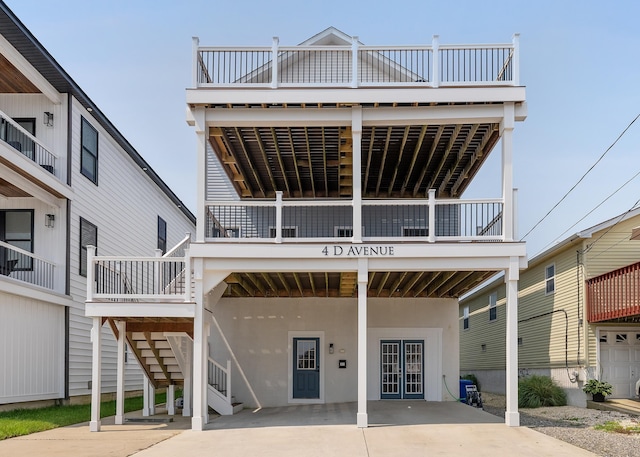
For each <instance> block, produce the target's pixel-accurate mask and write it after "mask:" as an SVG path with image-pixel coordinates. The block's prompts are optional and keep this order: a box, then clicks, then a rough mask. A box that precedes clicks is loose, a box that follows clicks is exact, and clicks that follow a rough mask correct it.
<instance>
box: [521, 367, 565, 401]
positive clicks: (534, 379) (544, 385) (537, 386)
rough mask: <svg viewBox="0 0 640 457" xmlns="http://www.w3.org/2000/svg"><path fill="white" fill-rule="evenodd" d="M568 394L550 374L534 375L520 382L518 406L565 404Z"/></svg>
mask: <svg viewBox="0 0 640 457" xmlns="http://www.w3.org/2000/svg"><path fill="white" fill-rule="evenodd" d="M566 404H567V394H565V393H564V391H563V390H562V389H561V388H560V387H559V386H558V385H556V384H555V383H554V382H553V379H551V378H550V377H549V376H538V375H532V376H527V377H526V378H523V379H521V380H520V382H519V383H518V407H520V408H539V407H540V406H564V405H566Z"/></svg>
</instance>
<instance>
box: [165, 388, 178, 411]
mask: <svg viewBox="0 0 640 457" xmlns="http://www.w3.org/2000/svg"><path fill="white" fill-rule="evenodd" d="M166 406H167V414H168V415H169V416H175V414H176V386H175V384H170V385H169V387H167V404H166Z"/></svg>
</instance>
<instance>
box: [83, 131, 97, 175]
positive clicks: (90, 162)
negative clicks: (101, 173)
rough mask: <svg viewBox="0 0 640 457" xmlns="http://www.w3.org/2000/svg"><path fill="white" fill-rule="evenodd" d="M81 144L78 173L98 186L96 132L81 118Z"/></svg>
mask: <svg viewBox="0 0 640 457" xmlns="http://www.w3.org/2000/svg"><path fill="white" fill-rule="evenodd" d="M80 135H81V137H82V144H81V150H80V172H81V173H82V174H83V175H85V176H86V177H87V178H89V179H90V180H91V181H92V182H93V183H94V184H96V185H97V184H98V131H97V130H96V129H94V128H93V127H92V126H91V124H89V122H87V120H86V119H85V118H82V128H81V131H80Z"/></svg>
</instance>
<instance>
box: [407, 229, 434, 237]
mask: <svg viewBox="0 0 640 457" xmlns="http://www.w3.org/2000/svg"><path fill="white" fill-rule="evenodd" d="M402 236H429V229H428V228H426V227H402Z"/></svg>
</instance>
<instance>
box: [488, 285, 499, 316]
mask: <svg viewBox="0 0 640 457" xmlns="http://www.w3.org/2000/svg"><path fill="white" fill-rule="evenodd" d="M497 304H498V292H494V293H492V294H491V295H489V321H490V322H491V321H495V320H497V319H498V308H497V306H496V305H497Z"/></svg>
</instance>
